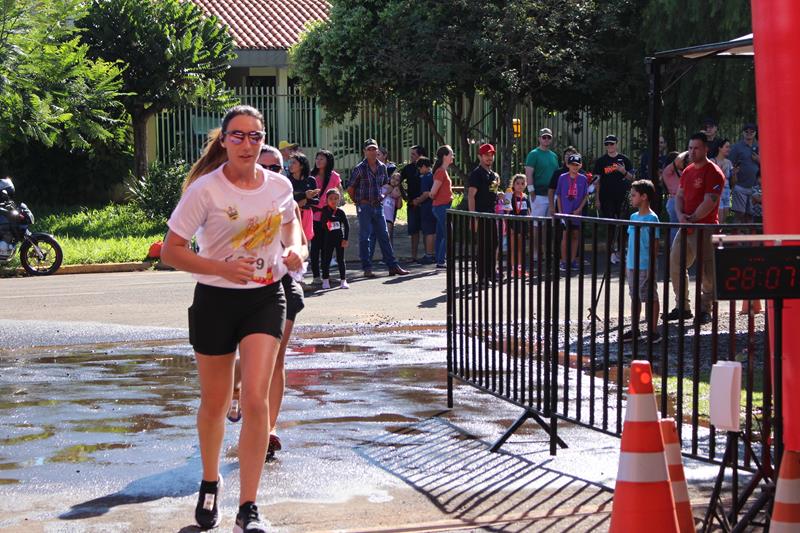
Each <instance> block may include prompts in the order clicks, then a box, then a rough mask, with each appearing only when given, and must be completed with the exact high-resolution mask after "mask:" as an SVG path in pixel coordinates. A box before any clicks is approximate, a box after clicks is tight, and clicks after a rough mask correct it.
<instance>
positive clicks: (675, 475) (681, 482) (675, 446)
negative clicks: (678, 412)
mask: <svg viewBox="0 0 800 533" xmlns="http://www.w3.org/2000/svg"><path fill="white" fill-rule="evenodd" d="M661 437H662V438H663V439H664V456H665V457H666V458H667V469H668V471H669V481H670V484H671V485H672V496H673V497H674V498H675V513H676V515H677V517H678V527H679V528H680V531H681V533H691V532H694V531H697V529H696V528H695V527H694V516H693V515H692V503H691V502H690V501H689V487H688V486H687V485H686V476H685V475H684V473H683V459H682V457H681V443H680V442H679V441H678V430H677V428H676V427H675V419H674V418H664V419H662V420H661Z"/></svg>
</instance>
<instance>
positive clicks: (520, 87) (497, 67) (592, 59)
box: [290, 0, 643, 173]
mask: <svg viewBox="0 0 800 533" xmlns="http://www.w3.org/2000/svg"><path fill="white" fill-rule="evenodd" d="M631 9H632V5H631V2H630V1H629V0H621V1H611V0H482V1H478V0H444V1H443V0H388V1H381V2H378V1H366V2H365V1H359V0H335V1H334V2H333V5H332V8H331V13H330V17H329V19H328V20H327V21H325V22H320V23H317V24H315V25H314V26H312V27H310V28H309V31H308V32H307V33H306V34H305V35H304V36H303V37H302V38H301V41H300V42H299V43H298V44H297V45H296V46H295V47H293V48H292V50H291V51H290V63H291V65H292V69H293V74H294V75H295V76H297V78H298V79H299V81H300V84H301V86H302V88H303V90H304V91H305V92H306V93H307V94H311V95H314V96H316V97H317V98H318V99H319V102H320V104H321V105H322V106H323V107H325V109H326V111H327V112H328V117H329V119H330V120H339V119H341V118H344V117H345V116H347V115H348V114H354V113H355V112H356V111H357V110H358V109H359V106H360V105H361V103H362V102H369V103H373V104H383V103H385V102H386V101H387V100H388V99H390V98H396V99H398V100H399V101H401V102H402V103H403V104H404V105H405V107H406V109H407V111H408V114H409V117H410V118H411V119H412V120H423V121H424V122H425V123H426V124H427V125H428V126H429V128H430V129H431V130H432V132H433V133H434V134H435V135H437V137H438V138H439V139H440V140H442V141H443V140H444V135H443V131H442V128H443V124H442V123H441V122H440V121H437V120H436V116H435V113H434V108H435V106H436V105H439V106H444V107H445V108H446V109H447V111H448V114H449V116H450V118H451V121H452V124H453V125H454V127H455V130H456V133H457V135H456V137H457V138H458V139H459V146H457V147H456V150H460V151H461V153H462V154H467V153H469V151H470V140H471V139H486V140H491V141H497V139H499V138H500V137H501V133H503V131H504V132H505V133H506V134H507V135H508V136H509V137H510V132H511V127H512V126H511V124H512V118H513V111H514V109H515V107H516V106H517V104H518V103H521V102H524V101H528V100H530V101H533V102H534V103H535V104H537V105H542V106H546V107H548V108H550V109H553V110H563V111H577V110H579V109H587V108H593V109H602V110H604V111H609V110H611V109H612V108H613V106H614V105H617V104H619V103H620V102H627V101H628V100H627V99H626V96H627V95H629V94H630V91H631V88H632V87H634V85H635V84H631V83H620V82H619V81H617V85H618V86H619V88H618V89H616V90H613V91H609V90H608V85H607V84H606V83H605V82H606V81H607V80H608V78H609V77H613V78H614V79H619V78H620V77H622V78H623V79H625V80H628V81H630V80H631V79H633V78H634V75H633V74H632V69H637V73H638V80H639V81H638V83H639V86H642V85H643V82H642V81H641V80H642V79H643V76H642V74H641V71H642V70H643V67H642V65H641V63H639V64H638V65H631V64H630V63H629V62H621V63H620V64H619V65H616V67H617V68H616V70H615V71H613V72H611V73H610V72H609V70H608V65H609V63H611V62H612V60H613V58H614V54H615V52H614V50H615V47H619V48H623V47H626V46H628V43H629V42H630V40H631V38H632V36H633V34H634V32H635V28H633V27H630V26H625V25H624V24H622V21H623V20H624V17H625V16H629V13H630V11H631ZM599 39H602V40H603V44H604V45H605V47H598V46H597V41H598V40H599ZM617 59H618V57H617ZM478 95H481V96H483V97H484V98H485V99H487V100H488V102H489V104H490V105H489V109H488V110H487V111H486V112H484V110H477V109H476V107H475V106H476V102H477V99H476V97H477V96H478ZM485 113H486V114H494V115H495V116H497V117H498V120H497V121H495V122H496V124H497V127H495V128H494V129H493V130H492V131H480V130H479V129H477V128H478V125H479V124H480V123H481V122H483V121H482V120H481V119H482V118H483V116H484V114H485ZM503 148H504V149H506V150H508V151H509V152H510V150H511V146H510V145H508V146H504V147H503ZM507 155H509V154H507ZM510 159H511V158H510V157H506V158H504V161H507V162H509V163H510ZM463 170H464V169H463V168H462V169H461V171H462V173H463ZM504 170H505V172H504V173H507V171H508V169H504Z"/></svg>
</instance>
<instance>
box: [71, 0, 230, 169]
mask: <svg viewBox="0 0 800 533" xmlns="http://www.w3.org/2000/svg"><path fill="white" fill-rule="evenodd" d="M77 26H78V27H79V28H81V29H82V31H83V34H82V35H83V40H84V42H86V43H87V44H88V45H89V50H90V52H91V54H92V55H93V56H94V57H97V58H103V59H105V60H108V61H120V62H121V63H122V64H123V65H124V66H125V70H124V72H123V79H124V84H123V92H124V93H126V94H125V95H124V96H123V97H122V102H123V104H124V105H125V109H126V110H127V111H128V113H129V114H130V116H131V120H132V123H133V134H134V159H135V173H136V175H137V176H139V177H141V176H143V175H145V174H146V172H147V121H148V120H149V119H150V117H152V116H153V115H155V114H156V113H158V112H160V111H162V110H164V109H169V108H172V107H177V106H181V105H190V104H194V103H196V102H197V101H198V100H200V99H201V98H202V99H204V100H206V101H207V102H208V103H209V104H211V105H215V104H216V105H217V106H219V107H223V106H226V105H229V104H231V103H232V99H231V95H230V93H229V91H227V89H225V87H224V84H223V79H224V75H225V71H226V70H227V69H228V68H229V64H230V62H231V61H232V60H233V58H234V57H235V56H234V53H233V39H232V38H231V36H230V34H229V33H228V31H227V28H226V27H224V26H223V25H222V24H221V23H220V22H219V20H217V19H216V18H214V17H207V16H205V14H204V13H203V11H202V10H201V9H200V8H199V7H198V6H197V5H195V4H194V3H192V2H182V1H180V0H92V2H91V3H90V4H89V6H88V11H87V14H86V16H84V17H82V18H81V19H80V20H78V22H77Z"/></svg>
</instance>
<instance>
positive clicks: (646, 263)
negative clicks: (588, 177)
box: [622, 180, 661, 343]
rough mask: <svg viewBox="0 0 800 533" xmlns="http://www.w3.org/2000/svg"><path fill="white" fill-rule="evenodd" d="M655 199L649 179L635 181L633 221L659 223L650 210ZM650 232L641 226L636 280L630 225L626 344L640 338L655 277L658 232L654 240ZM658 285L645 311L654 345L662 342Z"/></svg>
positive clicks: (634, 237) (624, 336)
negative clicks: (644, 305) (642, 313)
mask: <svg viewBox="0 0 800 533" xmlns="http://www.w3.org/2000/svg"><path fill="white" fill-rule="evenodd" d="M655 197H656V189H655V187H654V186H653V182H652V181H650V180H639V181H635V182H633V184H632V185H631V205H632V206H633V207H635V208H637V209H638V211H636V212H634V213H632V214H631V221H633V222H658V215H656V214H655V213H654V212H653V210H652V209H650V202H651V200H653V199H654V198H655ZM650 231H651V229H650V227H649V226H641V227H640V228H639V277H638V278H636V279H635V278H634V274H635V270H634V267H635V266H636V228H635V227H634V226H628V256H627V262H626V267H627V269H628V272H627V277H628V288H629V290H630V295H631V301H632V307H633V316H632V317H631V318H632V320H631V329H630V330H629V331H627V332H625V334H624V335H623V336H622V339H623V340H624V341H625V342H629V341H632V340H633V338H634V336H637V337H638V336H639V316H640V311H641V307H642V306H641V303H642V302H645V303H646V302H647V300H648V297H649V294H648V292H649V290H648V287H649V284H650V283H649V280H650V276H651V275H652V276H653V277H654V278H655V270H656V269H655V264H653V265H652V266H653V268H652V272H651V268H650V243H651V242H652V244H653V248H654V256H657V255H658V238H659V229H658V228H656V230H655V239H652V238H651V233H650ZM637 291H638V293H639V301H638V302H637V301H636V292H637ZM658 311H659V301H658V283H656V282H655V281H654V286H653V301H652V305H651V306H650V307H649V308H647V309H646V311H645V316H646V317H647V331H648V336H649V337H650V339H652V341H653V342H654V343H656V342H660V341H661V335H660V334H659V333H658Z"/></svg>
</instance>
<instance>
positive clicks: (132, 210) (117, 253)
mask: <svg viewBox="0 0 800 533" xmlns="http://www.w3.org/2000/svg"><path fill="white" fill-rule="evenodd" d="M34 215H35V216H36V223H35V224H34V225H33V227H32V228H31V230H32V231H34V232H36V231H40V232H44V233H51V234H53V235H54V236H55V237H56V239H57V240H58V242H59V244H61V248H62V250H63V251H64V262H63V264H64V265H80V264H99V263H128V262H138V261H143V260H144V259H145V257H146V256H147V251H148V249H149V248H150V245H151V244H152V243H153V242H155V241H159V240H161V239H163V237H164V233H166V230H167V224H166V221H161V220H154V219H152V218H150V217H148V216H147V215H146V214H145V213H143V212H142V211H141V210H139V209H137V208H136V207H135V206H133V205H117V204H109V205H107V206H105V207H100V208H87V207H67V208H44V209H39V210H37V211H34ZM19 266H20V265H19V254H17V255H16V256H15V258H14V259H13V260H12V261H11V262H9V263H8V264H7V265H6V266H5V270H8V269H16V268H17V267H19Z"/></svg>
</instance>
